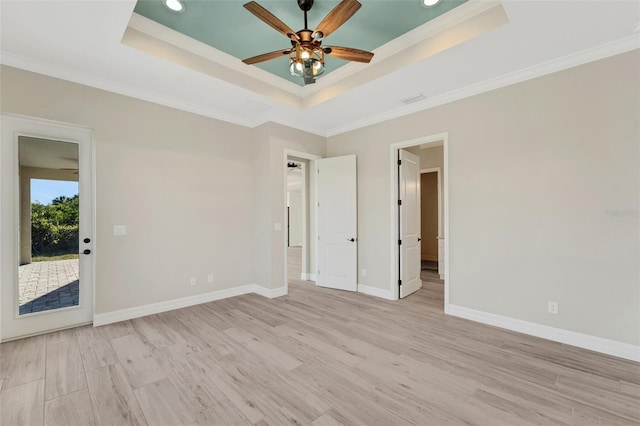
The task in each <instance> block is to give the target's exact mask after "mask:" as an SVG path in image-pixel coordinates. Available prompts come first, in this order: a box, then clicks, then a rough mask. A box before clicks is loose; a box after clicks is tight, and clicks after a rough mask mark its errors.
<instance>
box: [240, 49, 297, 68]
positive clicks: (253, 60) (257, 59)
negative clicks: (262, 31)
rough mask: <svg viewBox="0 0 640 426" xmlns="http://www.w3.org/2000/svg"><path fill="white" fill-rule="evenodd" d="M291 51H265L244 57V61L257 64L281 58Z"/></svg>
mask: <svg viewBox="0 0 640 426" xmlns="http://www.w3.org/2000/svg"><path fill="white" fill-rule="evenodd" d="M289 53H291V49H285V50H276V51H275V52H269V53H263V54H262V55H258V56H254V57H252V58H247V59H243V60H242V62H244V63H245V64H247V65H252V64H257V63H259V62H264V61H270V60H271V59H276V58H280V57H282V56H285V55H288V54H289Z"/></svg>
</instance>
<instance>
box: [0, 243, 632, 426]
mask: <svg viewBox="0 0 640 426" xmlns="http://www.w3.org/2000/svg"><path fill="white" fill-rule="evenodd" d="M290 260H291V261H292V262H294V264H293V265H292V267H290V268H289V270H290V272H291V275H292V276H291V277H290V287H289V295H288V296H285V297H281V298H278V299H274V300H269V299H265V298H263V297H261V296H257V295H245V296H240V297H235V298H231V299H226V300H220V301H216V302H212V303H207V304H204V305H199V306H193V307H190V308H185V309H181V310H176V311H172V312H166V313H163V314H158V315H152V316H149V317H146V318H139V319H135V320H132V321H124V322H122V323H118V324H112V325H108V326H104V327H99V328H92V327H90V326H87V327H80V328H76V329H72V330H66V331H61V332H56V333H51V334H48V335H44V336H38V337H31V338H28V339H23V340H19V341H14V342H8V343H4V344H2V345H0V424H2V425H6V426H10V425H44V424H46V425H161V426H163V425H167V426H173V425H192V424H199V425H260V426H264V425H286V424H293V425H313V426H327V425H404V424H407V425H442V424H451V425H458V424H464V425H473V424H478V425H510V426H512V425H529V424H536V425H540V424H542V425H592V424H597V425H638V424H640V364H637V363H633V362H630V361H624V360H620V359H616V358H613V357H609V356H606V355H601V354H597V353H593V352H589V351H586V350H582V349H577V348H574V347H570V346H566V345H562V344H558V343H553V342H548V341H545V340H542V339H538V338H535V337H531V336H526V335H521V334H518V333H513V332H510V331H506V330H501V329H498V328H493V327H489V326H484V325H481V324H477V323H473V322H470V321H466V320H463V319H459V318H453V317H448V316H445V315H444V314H443V312H442V310H443V284H442V281H440V280H439V279H438V278H437V276H436V275H434V274H433V273H430V272H428V271H424V272H423V281H424V287H423V288H422V289H421V290H420V291H418V292H417V293H416V294H414V295H412V296H410V297H408V298H407V299H404V300H402V301H399V302H390V301H385V300H381V299H377V298H374V297H370V296H366V295H361V294H354V293H349V292H341V291H333V290H328V289H321V288H317V287H316V286H315V285H313V283H309V282H305V281H300V279H299V277H300V272H299V266H297V265H296V264H295V262H299V255H298V257H297V258H296V253H295V252H294V253H293V256H292V257H291V259H290Z"/></svg>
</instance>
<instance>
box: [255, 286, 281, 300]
mask: <svg viewBox="0 0 640 426" xmlns="http://www.w3.org/2000/svg"><path fill="white" fill-rule="evenodd" d="M254 293H256V294H259V295H260V296H263V297H267V298H269V299H273V298H276V297H280V296H286V295H287V288H286V287H284V286H283V287H278V288H266V287H262V286H259V285H255V290H254Z"/></svg>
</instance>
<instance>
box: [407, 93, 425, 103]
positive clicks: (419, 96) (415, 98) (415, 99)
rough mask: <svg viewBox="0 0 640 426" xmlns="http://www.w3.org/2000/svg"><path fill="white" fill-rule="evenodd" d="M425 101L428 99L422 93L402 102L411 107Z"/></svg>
mask: <svg viewBox="0 0 640 426" xmlns="http://www.w3.org/2000/svg"><path fill="white" fill-rule="evenodd" d="M423 99H426V98H425V96H424V95H423V94H422V93H418V94H417V95H413V96H409V97H408V98H404V99H402V100H401V102H402V103H403V104H405V105H409V104H412V103H414V102H418V101H421V100H423Z"/></svg>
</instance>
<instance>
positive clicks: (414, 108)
mask: <svg viewBox="0 0 640 426" xmlns="http://www.w3.org/2000/svg"><path fill="white" fill-rule="evenodd" d="M636 49H640V36H638V35H637V34H633V35H631V36H628V37H624V38H621V39H618V40H615V41H613V42H610V43H605V44H602V45H600V46H596V47H593V48H588V49H584V50H582V51H579V52H576V53H572V54H569V55H566V56H563V57H560V58H556V59H553V60H551V61H547V62H543V63H541V64H538V65H534V66H531V67H528V68H523V69H520V70H517V71H513V72H510V73H507V74H504V75H502V76H499V77H495V78H491V79H488V80H485V81H481V82H479V83H475V84H472V85H469V86H466V87H463V88H460V89H456V90H452V91H450V92H446V93H443V94H441V95H437V96H433V97H430V98H427V99H425V100H424V101H420V102H416V103H413V104H410V105H408V106H404V107H400V108H396V109H394V110H392V111H389V112H385V113H382V114H378V115H375V116H373V117H369V118H365V119H363V120H358V121H355V122H352V123H349V124H347V125H344V126H338V127H334V128H330V129H328V130H327V132H326V134H325V136H326V137H332V136H337V135H340V134H342V133H347V132H350V131H353V130H357V129H361V128H363V127H367V126H371V125H374V124H378V123H382V122H385V121H389V120H393V119H395V118H399V117H403V116H405V115H409V114H413V113H415V112H419V111H423V110H426V109H430V108H435V107H438V106H441V105H445V104H448V103H450V102H454V101H458V100H461V99H465V98H469V97H471V96H475V95H479V94H482V93H486V92H489V91H491V90H495V89H500V88H502V87H507V86H511V85H513V84H517V83H521V82H523V81H527V80H532V79H534V78H537V77H542V76H545V75H548V74H552V73H555V72H559V71H563V70H566V69H569V68H573V67H576V66H579V65H584V64H587V63H589V62H594V61H597V60H600V59H605V58H608V57H610V56H615V55H619V54H621V53H625V52H629V51H632V50H636Z"/></svg>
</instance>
